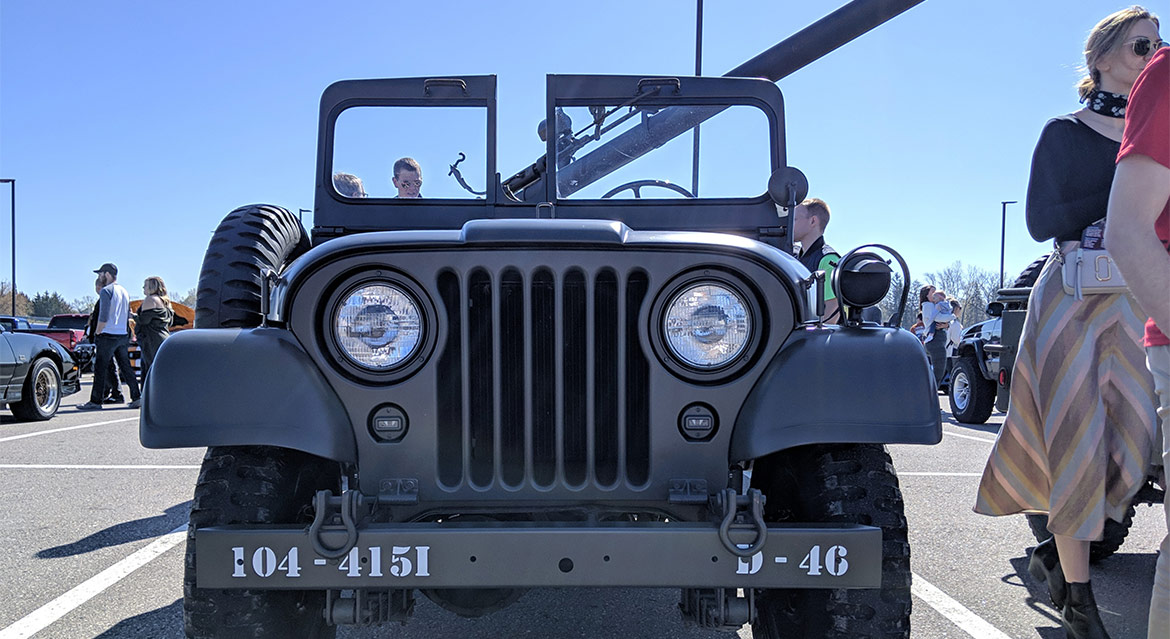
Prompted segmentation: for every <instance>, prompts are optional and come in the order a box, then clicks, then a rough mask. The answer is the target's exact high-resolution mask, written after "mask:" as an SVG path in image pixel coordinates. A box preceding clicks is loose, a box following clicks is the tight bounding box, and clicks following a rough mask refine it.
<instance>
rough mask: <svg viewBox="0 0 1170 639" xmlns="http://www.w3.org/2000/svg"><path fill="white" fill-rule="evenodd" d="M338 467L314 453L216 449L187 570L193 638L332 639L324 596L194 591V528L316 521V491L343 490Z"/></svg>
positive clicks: (202, 480) (200, 487)
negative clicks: (314, 519)
mask: <svg viewBox="0 0 1170 639" xmlns="http://www.w3.org/2000/svg"><path fill="white" fill-rule="evenodd" d="M339 473H340V471H339V469H338V467H337V464H336V463H335V462H330V461H328V460H325V459H321V458H319V457H315V456H313V455H309V454H307V453H301V452H298V451H292V450H287V449H283V448H268V447H260V446H253V447H222V448H209V449H208V450H207V455H206V456H205V457H204V458H203V467H202V469H200V471H199V480H198V482H197V483H196V484H195V500H194V502H193V503H192V505H191V523H190V526H189V527H188V528H187V555H186V559H185V563H184V569H183V624H184V626H185V629H186V632H187V636H188V637H201V638H203V637H205V638H212V637H250V638H252V639H262V638H271V639H286V638H287V637H306V638H313V639H320V638H328V637H333V636H334V635H335V630H336V629H335V628H334V627H333V626H330V625H327V624H326V623H325V616H324V611H325V591H323V590H315V591H314V590H306V591H286V590H258V591H252V590H211V589H207V588H197V587H196V586H195V529H196V528H202V527H205V526H222V525H227V524H306V525H307V524H309V523H310V522H312V519H313V516H312V515H313V513H312V500H313V495H314V494H315V493H316V491H317V490H326V489H329V490H333V491H334V492H337V491H338V488H339V479H338V478H339Z"/></svg>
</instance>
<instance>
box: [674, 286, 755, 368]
mask: <svg viewBox="0 0 1170 639" xmlns="http://www.w3.org/2000/svg"><path fill="white" fill-rule="evenodd" d="M662 330H663V334H664V335H665V336H666V343H667V345H668V346H670V350H671V352H673V353H674V355H675V356H676V357H678V358H679V359H680V360H682V361H683V362H684V363H686V364H687V365H689V366H693V367H695V368H700V369H714V368H719V367H721V366H724V365H726V364H728V363H730V362H732V361H734V360H735V358H737V357H739V356H740V354H742V353H743V351H744V348H745V347H746V346H747V344H748V341H749V340H750V339H751V334H752V318H751V313H749V312H748V307H747V304H746V303H744V300H743V298H742V297H740V295H739V294H738V293H736V292H735V291H734V290H732V289H731V288H729V287H727V286H722V285H720V284H714V283H706V284H695V285H692V286H688V287H687V288H684V289H683V290H682V291H680V292H679V293H678V295H675V296H674V299H672V300H671V301H670V304H669V305H667V307H666V314H665V316H664V317H663V320H662Z"/></svg>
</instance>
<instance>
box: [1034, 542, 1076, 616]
mask: <svg viewBox="0 0 1170 639" xmlns="http://www.w3.org/2000/svg"><path fill="white" fill-rule="evenodd" d="M1028 572H1029V573H1031V574H1032V578H1033V579H1035V580H1036V581H1039V582H1042V583H1045V584H1048V596H1049V597H1051V598H1052V606H1053V607H1054V608H1056V609H1057V610H1064V602H1065V599H1066V598H1067V596H1068V586H1067V585H1066V584H1065V582H1064V571H1063V570H1061V569H1060V558H1059V556H1058V555H1057V554H1056V541H1055V538H1053V537H1049V538H1048V539H1046V540H1044V541H1042V542H1040V543H1039V544H1037V545H1036V547H1035V548H1034V549H1032V557H1031V559H1029V560H1028Z"/></svg>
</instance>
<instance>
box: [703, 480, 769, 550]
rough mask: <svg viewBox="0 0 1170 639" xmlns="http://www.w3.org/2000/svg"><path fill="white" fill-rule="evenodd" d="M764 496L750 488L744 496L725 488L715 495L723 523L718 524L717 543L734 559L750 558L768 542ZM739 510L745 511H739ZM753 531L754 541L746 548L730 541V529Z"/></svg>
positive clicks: (757, 490) (756, 489) (755, 489)
mask: <svg viewBox="0 0 1170 639" xmlns="http://www.w3.org/2000/svg"><path fill="white" fill-rule="evenodd" d="M765 499H766V498H765V497H764V494H763V493H761V492H760V490H759V489H758V488H750V489H748V492H747V494H746V495H740V494H738V493H736V491H735V489H733V488H725V489H723V490H722V491H720V492H719V494H718V495H716V499H715V502H716V505H717V506H718V507H719V509H720V510H722V511H723V522H722V523H720V524H719V541H721V542H723V547H724V548H726V549H727V551H728V552H730V553H731V554H733V555H735V556H736V557H751V556H752V555H754V554H756V553H757V552H760V550H761V549H762V548H763V547H764V542H766V541H767V540H768V525H767V524H765V523H764V500H765ZM741 508H743V509H746V510H740V509H741ZM732 526H734V527H735V528H736V529H754V530H755V533H756V540H755V541H753V542H752V543H751V544H749V545H747V547H741V546H740V545H739V544H737V543H735V542H734V541H732V540H731V534H730V532H731V528H732Z"/></svg>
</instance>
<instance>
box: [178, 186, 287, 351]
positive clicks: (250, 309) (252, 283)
mask: <svg viewBox="0 0 1170 639" xmlns="http://www.w3.org/2000/svg"><path fill="white" fill-rule="evenodd" d="M309 248H310V243H309V237H308V235H306V234H305V230H304V228H302V227H301V223H300V221H299V220H298V219H297V218H296V216H295V215H293V214H292V213H289V212H288V210H287V209H284V208H281V207H279V206H272V205H270V204H253V205H250V206H243V207H240V208H238V209H236V210H234V211H232V212H231V213H229V214H228V216H227V217H225V218H224V219H223V222H220V224H219V228H217V229H215V233H214V234H212V236H211V242H210V243H209V244H208V245H207V253H206V254H204V256H203V268H202V269H201V270H200V271H199V287H198V289H197V290H196V294H195V328H250V327H253V326H259V325H260V273H261V272H262V271H263V270H264V269H271V270H273V271H275V272H277V273H279V272H280V271H281V270H282V269H283V268H284V266H285V264H288V263H289V262H291V261H292V260H293V259H295V258H296V257H297V256H299V255H301V254H302V253H304V252H305V251H308V250H309Z"/></svg>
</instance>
